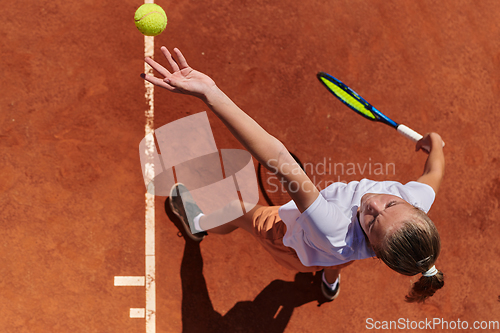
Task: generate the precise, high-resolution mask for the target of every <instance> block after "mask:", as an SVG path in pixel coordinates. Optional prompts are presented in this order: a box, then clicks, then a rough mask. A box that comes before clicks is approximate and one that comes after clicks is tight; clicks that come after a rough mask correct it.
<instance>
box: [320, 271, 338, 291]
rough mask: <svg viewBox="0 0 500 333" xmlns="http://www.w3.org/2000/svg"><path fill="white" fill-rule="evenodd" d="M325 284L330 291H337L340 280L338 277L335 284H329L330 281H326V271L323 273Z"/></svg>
mask: <svg viewBox="0 0 500 333" xmlns="http://www.w3.org/2000/svg"><path fill="white" fill-rule="evenodd" d="M339 276H340V275H339ZM323 282H324V283H325V284H326V285H327V286H328V288H330V290H335V288H337V285H338V284H339V278H338V277H337V280H335V282H334V283H328V281H326V277H325V271H323Z"/></svg>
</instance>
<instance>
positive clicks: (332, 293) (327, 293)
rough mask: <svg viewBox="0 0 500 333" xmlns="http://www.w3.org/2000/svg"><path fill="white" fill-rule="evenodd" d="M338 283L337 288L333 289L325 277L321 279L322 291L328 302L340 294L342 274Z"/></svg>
mask: <svg viewBox="0 0 500 333" xmlns="http://www.w3.org/2000/svg"><path fill="white" fill-rule="evenodd" d="M323 274H324V273H323ZM338 281H339V282H338V283H337V286H336V287H335V289H333V290H332V289H331V288H330V286H328V285H327V284H326V283H325V281H323V279H321V292H322V294H323V296H324V297H325V298H326V299H327V301H328V302H331V301H333V300H334V299H336V298H337V297H338V296H339V293H340V274H339V278H338Z"/></svg>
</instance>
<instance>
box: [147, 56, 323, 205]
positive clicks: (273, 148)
mask: <svg viewBox="0 0 500 333" xmlns="http://www.w3.org/2000/svg"><path fill="white" fill-rule="evenodd" d="M161 51H162V52H163V54H164V55H165V57H166V58H167V60H168V62H169V64H170V66H171V67H172V70H173V71H172V72H170V71H168V70H167V69H166V68H164V67H163V66H161V65H160V64H158V63H157V62H156V61H154V60H152V59H150V58H146V62H147V63H148V64H149V65H151V66H152V67H153V68H154V69H155V70H156V71H157V72H158V73H160V74H161V75H162V76H163V77H164V78H163V79H161V78H157V77H154V76H151V75H143V78H144V79H145V80H147V81H149V82H151V83H153V84H155V85H157V86H160V87H163V88H165V89H167V90H169V91H172V92H177V93H183V94H188V95H192V96H195V97H198V98H200V99H201V100H203V101H204V102H205V103H206V104H207V106H208V107H209V108H210V109H211V110H212V111H213V113H214V114H215V115H216V116H217V117H219V119H221V121H222V122H223V123H224V124H225V125H226V127H227V128H228V129H229V131H230V132H231V133H232V134H233V135H234V137H235V138H236V139H238V141H239V142H240V143H241V144H242V145H243V146H244V147H245V148H246V149H247V150H248V151H249V152H250V154H252V156H254V157H255V159H257V161H259V162H260V163H261V164H262V165H264V166H266V167H267V168H268V169H269V170H271V171H272V172H275V173H276V174H277V176H278V177H279V178H280V179H281V180H282V181H283V182H284V185H285V188H287V190H288V193H289V194H290V196H291V197H292V199H293V200H294V201H295V203H296V204H297V207H298V208H299V210H300V211H301V212H303V211H304V210H306V209H307V207H309V206H310V205H311V204H312V203H313V202H314V201H315V200H316V198H317V197H318V195H319V191H318V190H317V188H316V186H315V185H314V184H313V183H312V182H311V180H310V179H309V177H308V176H307V175H306V174H305V172H304V171H303V170H302V169H301V168H300V166H299V165H298V164H297V162H296V161H295V159H294V158H293V157H292V156H291V155H290V153H289V152H288V150H287V149H286V147H285V146H284V145H283V144H282V143H281V142H280V141H279V140H278V139H277V138H275V137H274V136H272V135H271V134H269V133H268V132H267V131H266V130H265V129H264V128H262V126H260V125H259V124H258V123H257V122H256V121H255V120H253V119H252V118H251V117H250V116H249V115H247V114H246V113H245V112H243V110H241V109H240V108H239V107H238V106H237V105H236V104H235V103H234V102H233V101H232V100H231V99H230V98H229V97H228V96H226V94H224V92H222V90H220V89H219V87H217V85H216V84H215V82H214V81H213V80H212V79H211V78H210V77H208V76H207V75H205V74H203V73H200V72H198V71H196V70H194V69H192V68H191V67H189V65H188V64H187V61H186V59H185V58H184V56H183V55H182V53H181V52H180V51H179V50H178V49H174V52H175V54H176V56H177V59H178V62H176V61H175V60H174V59H173V57H172V55H171V54H170V52H169V51H168V50H167V49H166V48H165V47H162V48H161Z"/></svg>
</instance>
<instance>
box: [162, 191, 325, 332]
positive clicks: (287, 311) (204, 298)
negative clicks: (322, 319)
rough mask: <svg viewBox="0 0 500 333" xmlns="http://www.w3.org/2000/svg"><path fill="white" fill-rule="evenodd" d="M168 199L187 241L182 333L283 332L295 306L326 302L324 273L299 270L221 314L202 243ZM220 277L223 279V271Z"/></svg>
mask: <svg viewBox="0 0 500 333" xmlns="http://www.w3.org/2000/svg"><path fill="white" fill-rule="evenodd" d="M169 199H170V198H167V200H166V201H165V212H166V214H167V216H168V217H169V219H170V220H171V221H172V223H173V224H174V225H175V226H176V227H177V229H178V230H179V233H178V235H179V236H183V237H184V239H185V240H186V243H185V246H184V253H183V258H182V262H181V269H180V276H181V283H182V306H181V308H182V332H183V333H195V332H200V333H201V332H203V333H207V332H208V333H212V332H213V333H219V332H242V333H253V332H255V333H257V332H258V333H261V332H266V333H267V332H268V333H282V332H284V331H285V328H286V326H287V324H288V322H289V321H290V318H291V317H292V314H293V311H294V309H295V308H297V307H299V306H302V305H304V304H306V303H309V302H313V301H317V302H318V306H320V305H321V304H323V303H325V300H324V298H323V296H322V295H321V272H316V273H297V274H296V275H295V279H294V281H284V280H279V279H277V280H274V281H272V282H271V283H270V284H269V285H268V286H266V287H265V288H264V289H263V290H262V291H261V292H260V293H259V294H258V295H257V296H256V297H255V299H254V300H252V301H241V302H237V303H236V304H235V305H234V307H233V308H232V309H230V310H229V311H228V312H227V313H226V314H225V315H221V314H220V313H219V312H217V311H216V310H215V309H214V306H213V304H212V301H211V299H210V295H209V292H208V288H207V284H206V280H205V277H204V275H203V257H202V255H201V250H200V242H195V241H193V240H191V239H190V238H189V237H186V236H185V235H184V228H183V227H182V225H181V222H180V221H179V219H178V218H177V216H175V215H174V213H173V212H172V211H171V210H170V205H169ZM208 237H209V236H208ZM219 278H221V279H224V274H223V273H222V274H221V275H220V277H219ZM232 287H234V288H238V285H233V286H232Z"/></svg>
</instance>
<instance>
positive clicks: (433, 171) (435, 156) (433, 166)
mask: <svg viewBox="0 0 500 333" xmlns="http://www.w3.org/2000/svg"><path fill="white" fill-rule="evenodd" d="M422 147H430V152H429V157H427V161H426V162H425V166H424V173H423V174H422V176H420V178H418V180H417V181H418V182H420V183H424V184H427V185H429V186H431V187H432V188H433V189H434V192H435V193H436V194H437V192H438V190H439V186H440V185H441V181H442V180H443V176H444V165H445V163H444V153H443V140H442V139H441V136H440V135H439V134H437V133H428V134H426V135H425V136H424V137H423V138H422V139H421V140H420V141H418V142H417V145H416V150H417V151H418V150H420V149H422ZM422 150H423V149H422ZM424 151H425V150H424Z"/></svg>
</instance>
